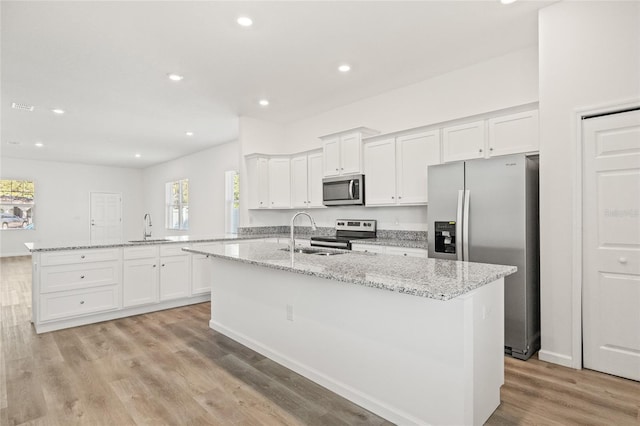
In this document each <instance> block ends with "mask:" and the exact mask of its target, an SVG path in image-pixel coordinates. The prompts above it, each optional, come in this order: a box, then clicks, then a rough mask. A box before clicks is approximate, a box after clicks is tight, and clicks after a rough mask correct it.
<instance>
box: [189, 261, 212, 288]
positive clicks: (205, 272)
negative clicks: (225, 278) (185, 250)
mask: <svg viewBox="0 0 640 426" xmlns="http://www.w3.org/2000/svg"><path fill="white" fill-rule="evenodd" d="M212 279H213V266H212V265H211V260H209V256H206V255H204V254H194V255H192V257H191V295H192V296H195V295H197V294H206V293H208V292H210V291H211V280H212Z"/></svg>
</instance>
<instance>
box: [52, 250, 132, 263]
mask: <svg viewBox="0 0 640 426" xmlns="http://www.w3.org/2000/svg"><path fill="white" fill-rule="evenodd" d="M119 257H120V249H119V248H113V249H93V250H67V251H53V252H46V253H42V254H41V255H40V264H41V265H42V266H49V265H68V264H71V263H88V262H100V261H103V260H117V259H118V258H119Z"/></svg>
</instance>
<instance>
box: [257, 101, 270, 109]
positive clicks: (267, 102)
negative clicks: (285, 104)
mask: <svg viewBox="0 0 640 426" xmlns="http://www.w3.org/2000/svg"><path fill="white" fill-rule="evenodd" d="M258 103H259V104H260V106H263V107H266V106H269V101H268V100H267V99H260V100H259V101H258Z"/></svg>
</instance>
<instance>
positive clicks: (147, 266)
mask: <svg viewBox="0 0 640 426" xmlns="http://www.w3.org/2000/svg"><path fill="white" fill-rule="evenodd" d="M122 287H123V291H122V293H123V297H122V301H123V305H124V306H125V307H130V306H139V305H146V304H149V303H156V302H157V301H158V258H157V257H152V258H146V259H130V260H125V261H124V267H123V286H122Z"/></svg>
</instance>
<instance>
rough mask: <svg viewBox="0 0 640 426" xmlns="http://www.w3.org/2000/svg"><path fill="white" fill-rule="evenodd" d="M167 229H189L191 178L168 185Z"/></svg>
mask: <svg viewBox="0 0 640 426" xmlns="http://www.w3.org/2000/svg"><path fill="white" fill-rule="evenodd" d="M166 191H167V192H166V202H167V213H166V221H167V229H179V230H187V229H189V179H181V180H176V181H173V182H168V183H167V185H166Z"/></svg>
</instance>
